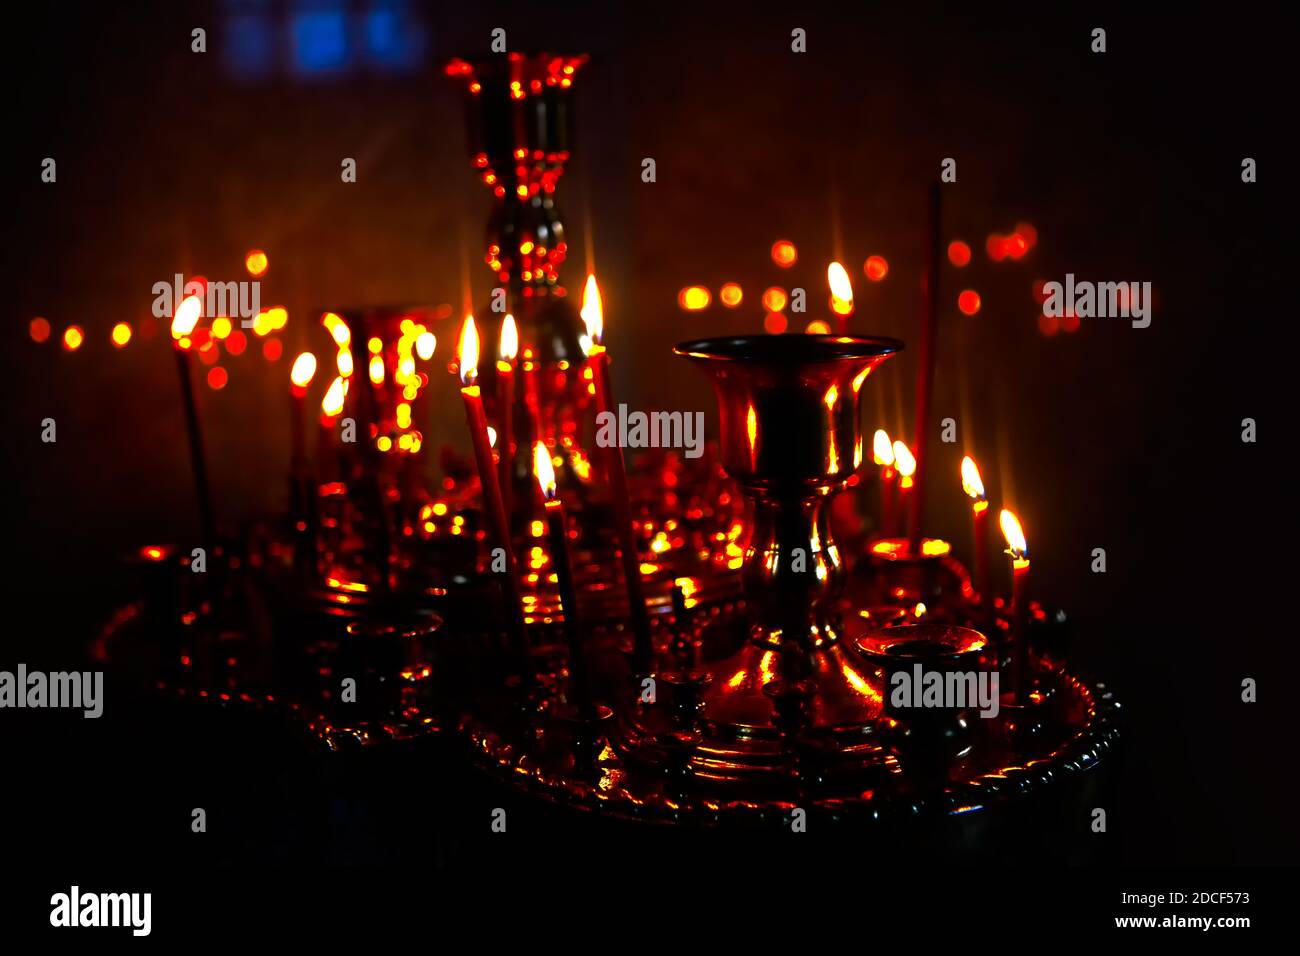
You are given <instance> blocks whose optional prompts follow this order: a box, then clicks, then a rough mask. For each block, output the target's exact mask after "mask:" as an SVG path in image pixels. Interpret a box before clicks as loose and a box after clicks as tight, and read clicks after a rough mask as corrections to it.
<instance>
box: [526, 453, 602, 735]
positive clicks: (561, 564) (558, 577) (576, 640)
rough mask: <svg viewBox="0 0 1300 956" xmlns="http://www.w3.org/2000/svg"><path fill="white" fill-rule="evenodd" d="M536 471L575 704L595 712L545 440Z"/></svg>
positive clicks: (560, 507)
mask: <svg viewBox="0 0 1300 956" xmlns="http://www.w3.org/2000/svg"><path fill="white" fill-rule="evenodd" d="M533 473H534V474H535V475H536V476H537V484H538V485H539V486H540V488H541V491H542V499H543V508H544V509H545V513H546V541H547V545H548V546H549V549H550V552H551V564H552V565H554V566H555V581H556V584H557V585H558V586H559V589H560V609H561V610H562V611H563V612H564V637H565V640H566V642H567V643H568V646H569V677H570V679H571V680H572V681H573V696H574V701H573V703H574V704H575V705H576V707H577V708H578V713H579V714H580V715H582V716H583V717H590V716H591V714H592V713H593V706H592V701H591V684H590V682H589V681H588V679H587V659H586V657H585V655H584V654H583V647H582V620H581V618H580V617H579V616H578V594H577V591H576V590H575V588H574V586H573V565H572V564H571V563H570V561H569V540H568V532H567V530H566V528H565V521H564V506H563V505H562V504H561V503H560V496H559V493H558V488H557V487H556V484H555V468H554V466H553V465H552V464H551V453H550V452H549V451H547V449H546V445H545V443H543V442H540V441H539V442H537V443H536V444H535V445H534V446H533Z"/></svg>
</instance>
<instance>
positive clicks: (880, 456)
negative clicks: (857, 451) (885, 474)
mask: <svg viewBox="0 0 1300 956" xmlns="http://www.w3.org/2000/svg"><path fill="white" fill-rule="evenodd" d="M871 457H872V458H874V459H875V460H876V464H877V465H883V466H885V467H888V466H890V465H892V464H893V463H894V443H893V442H891V441H890V440H889V432H887V431H885V430H884V429H883V428H877V429H876V434H875V435H874V436H873V437H872V439H871Z"/></svg>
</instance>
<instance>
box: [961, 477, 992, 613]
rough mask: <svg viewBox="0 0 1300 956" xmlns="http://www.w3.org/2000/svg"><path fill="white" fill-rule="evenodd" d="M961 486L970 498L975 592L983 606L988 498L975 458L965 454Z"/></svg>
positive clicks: (985, 599)
mask: <svg viewBox="0 0 1300 956" xmlns="http://www.w3.org/2000/svg"><path fill="white" fill-rule="evenodd" d="M961 486H962V490H964V491H965V492H966V494H967V496H968V497H969V498H970V499H971V521H972V525H973V528H974V534H973V539H974V540H973V541H972V543H971V546H972V547H973V548H974V549H975V593H976V595H977V596H978V599H979V606H980V607H985V606H986V605H987V604H988V599H989V500H988V498H987V497H985V495H984V480H983V478H981V477H980V470H979V467H978V466H977V465H976V464H975V459H973V458H971V456H970V455H967V456H966V457H964V458H963V459H962V460H961Z"/></svg>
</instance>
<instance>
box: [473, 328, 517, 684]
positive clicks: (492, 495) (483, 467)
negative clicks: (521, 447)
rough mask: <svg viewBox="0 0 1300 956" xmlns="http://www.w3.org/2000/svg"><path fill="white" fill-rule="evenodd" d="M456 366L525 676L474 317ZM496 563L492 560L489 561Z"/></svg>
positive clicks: (508, 543)
mask: <svg viewBox="0 0 1300 956" xmlns="http://www.w3.org/2000/svg"><path fill="white" fill-rule="evenodd" d="M457 362H458V364H459V367H460V380H461V385H462V387H461V390H460V394H461V398H463V399H464V401H465V422H466V424H467V425H468V426H469V437H470V441H471V442H472V443H473V445H474V463H475V465H477V467H478V480H479V484H480V485H481V486H482V488H483V506H484V510H485V511H486V512H487V518H488V522H489V525H490V527H491V530H492V537H493V538H494V539H495V541H496V544H497V547H498V548H500V549H501V551H502V552H503V553H504V555H505V571H504V575H505V580H504V583H503V588H504V590H505V594H506V599H507V603H508V606H509V607H508V614H507V618H508V622H507V623H508V626H509V627H510V630H511V638H512V640H513V642H514V645H515V646H514V650H515V653H516V654H517V655H518V656H519V662H520V665H521V666H522V667H524V671H523V673H524V674H525V675H526V673H527V667H526V661H527V657H526V655H527V644H526V643H525V633H524V615H523V602H522V601H521V600H520V596H519V579H518V577H517V576H516V574H515V556H514V552H513V551H512V549H511V540H510V523H509V521H508V520H507V519H506V509H505V506H504V505H503V504H502V502H501V488H500V487H499V486H498V485H497V476H496V468H495V467H494V465H493V461H492V443H491V442H490V441H489V440H488V430H487V416H486V415H485V414H484V413H483V396H482V394H481V393H480V391H479V387H478V384H477V382H478V328H477V327H476V326H475V325H474V316H472V315H469V316H466V317H465V324H464V325H463V326H461V330H460V346H459V348H458V349H457ZM492 563H493V565H495V564H496V562H495V560H494V561H493V562H492Z"/></svg>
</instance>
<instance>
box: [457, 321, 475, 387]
mask: <svg viewBox="0 0 1300 956" xmlns="http://www.w3.org/2000/svg"><path fill="white" fill-rule="evenodd" d="M456 357H457V360H458V361H459V362H460V381H461V384H462V385H473V384H474V382H475V381H476V380H477V379H478V326H476V325H475V324H474V316H472V315H467V316H465V324H464V325H462V326H461V327H460V345H459V346H457V348H456Z"/></svg>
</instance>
